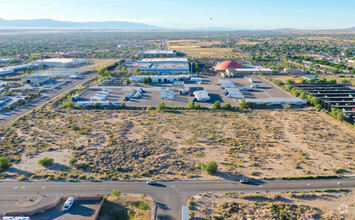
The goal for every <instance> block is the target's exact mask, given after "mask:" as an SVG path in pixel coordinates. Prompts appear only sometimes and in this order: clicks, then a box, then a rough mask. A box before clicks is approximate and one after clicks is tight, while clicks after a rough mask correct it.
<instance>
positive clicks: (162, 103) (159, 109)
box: [157, 102, 166, 111]
mask: <svg viewBox="0 0 355 220" xmlns="http://www.w3.org/2000/svg"><path fill="white" fill-rule="evenodd" d="M165 109H166V107H165V104H164V102H160V103H159V105H158V106H157V110H158V111H164V110H165Z"/></svg>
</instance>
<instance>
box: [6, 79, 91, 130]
mask: <svg viewBox="0 0 355 220" xmlns="http://www.w3.org/2000/svg"><path fill="white" fill-rule="evenodd" d="M96 76H97V74H96V73H90V74H88V75H85V79H82V80H80V79H74V80H73V82H72V83H70V84H68V85H65V86H64V87H63V88H62V89H59V90H54V92H53V93H49V94H43V96H42V97H40V98H39V99H36V100H34V101H32V102H30V103H26V105H24V106H22V107H21V108H17V109H15V110H13V111H11V112H5V113H0V125H4V124H6V123H8V122H10V121H12V120H14V119H16V118H18V117H20V116H22V115H24V114H26V113H27V112H30V111H31V110H32V109H34V108H36V107H38V106H40V105H42V104H44V103H45V102H47V101H48V100H49V99H53V98H54V97H56V96H58V95H60V94H62V93H63V92H66V91H68V90H70V89H73V88H75V87H76V86H77V85H79V84H84V83H86V82H87V81H90V80H92V79H93V78H95V77H96Z"/></svg>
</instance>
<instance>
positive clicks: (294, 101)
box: [245, 97, 307, 105]
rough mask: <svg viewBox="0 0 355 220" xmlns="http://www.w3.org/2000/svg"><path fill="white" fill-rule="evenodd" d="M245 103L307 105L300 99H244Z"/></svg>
mask: <svg viewBox="0 0 355 220" xmlns="http://www.w3.org/2000/svg"><path fill="white" fill-rule="evenodd" d="M245 102H251V103H255V104H256V105H265V104H266V105H287V104H289V105H305V104H307V102H306V101H304V100H303V99H301V98H297V97H290V98H264V99H245Z"/></svg>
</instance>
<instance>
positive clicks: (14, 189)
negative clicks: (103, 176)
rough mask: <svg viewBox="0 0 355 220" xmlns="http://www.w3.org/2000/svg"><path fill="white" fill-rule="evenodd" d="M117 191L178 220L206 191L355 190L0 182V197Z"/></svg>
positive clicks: (323, 185)
mask: <svg viewBox="0 0 355 220" xmlns="http://www.w3.org/2000/svg"><path fill="white" fill-rule="evenodd" d="M116 188H119V189H121V190H123V191H124V192H126V193H141V194H146V195H149V196H151V197H152V198H153V199H154V200H155V201H156V202H157V204H158V212H157V213H158V214H157V216H158V219H164V220H166V219H181V207H182V205H185V204H186V202H187V200H188V199H189V197H191V196H193V195H196V194H198V193H206V192H216V193H218V192H246V193H255V192H266V191H269V192H281V191H304V190H318V189H350V188H355V177H347V178H337V179H322V180H265V181H262V180H260V181H253V182H251V183H250V184H241V183H239V182H235V181H228V180H223V181H177V182H160V183H159V182H158V184H157V185H154V186H152V185H147V184H146V183H145V182H0V194H12V195H13V194H33V193H37V192H39V193H40V194H45V195H78V194H109V193H111V191H112V189H116Z"/></svg>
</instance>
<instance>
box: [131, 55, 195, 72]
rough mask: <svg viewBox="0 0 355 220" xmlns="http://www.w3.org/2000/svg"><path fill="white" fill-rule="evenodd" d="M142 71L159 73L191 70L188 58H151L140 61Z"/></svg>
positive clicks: (139, 65)
mask: <svg viewBox="0 0 355 220" xmlns="http://www.w3.org/2000/svg"><path fill="white" fill-rule="evenodd" d="M138 68H139V69H140V70H141V72H153V73H157V74H159V73H160V74H173V73H183V72H187V73H189V72H190V65H189V62H188V60H187V58H149V59H141V60H139V61H138Z"/></svg>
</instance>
